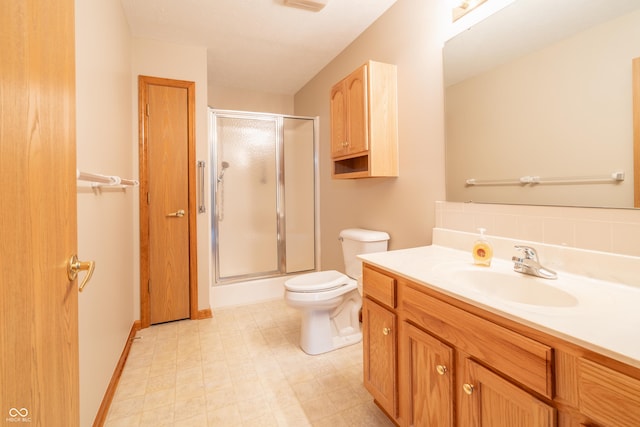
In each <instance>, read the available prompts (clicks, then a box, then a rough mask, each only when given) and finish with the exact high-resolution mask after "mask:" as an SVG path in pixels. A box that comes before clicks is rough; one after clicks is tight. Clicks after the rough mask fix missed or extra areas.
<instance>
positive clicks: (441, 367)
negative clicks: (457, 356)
mask: <svg viewBox="0 0 640 427" xmlns="http://www.w3.org/2000/svg"><path fill="white" fill-rule="evenodd" d="M436 372H437V373H438V374H440V375H444V374H446V373H447V367H446V366H444V365H436Z"/></svg>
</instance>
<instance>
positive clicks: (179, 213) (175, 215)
mask: <svg viewBox="0 0 640 427" xmlns="http://www.w3.org/2000/svg"><path fill="white" fill-rule="evenodd" d="M167 216H174V217H177V218H182V217H183V216H184V209H180V210H179V211H176V212H174V213H170V214H167Z"/></svg>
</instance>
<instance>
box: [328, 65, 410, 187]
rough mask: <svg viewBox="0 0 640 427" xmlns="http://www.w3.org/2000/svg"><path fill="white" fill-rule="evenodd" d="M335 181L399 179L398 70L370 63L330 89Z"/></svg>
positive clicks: (332, 154)
mask: <svg viewBox="0 0 640 427" xmlns="http://www.w3.org/2000/svg"><path fill="white" fill-rule="evenodd" d="M330 110H331V112H330V120H331V160H332V165H333V167H332V176H333V178H367V177H392V176H397V175H398V113H397V110H398V108H397V71H396V66H395V65H392V64H384V63H381V62H375V61H368V62H367V63H366V64H364V65H362V66H361V67H359V68H358V69H356V70H355V71H353V72H352V73H351V74H349V75H348V76H347V77H345V78H344V79H343V80H341V81H340V82H338V83H336V84H335V85H334V86H333V87H332V88H331V95H330Z"/></svg>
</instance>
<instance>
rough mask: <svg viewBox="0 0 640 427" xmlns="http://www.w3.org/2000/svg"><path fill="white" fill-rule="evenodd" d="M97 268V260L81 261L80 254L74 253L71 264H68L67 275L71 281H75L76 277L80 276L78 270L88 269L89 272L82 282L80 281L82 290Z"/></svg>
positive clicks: (70, 259) (79, 288) (70, 260)
mask: <svg viewBox="0 0 640 427" xmlns="http://www.w3.org/2000/svg"><path fill="white" fill-rule="evenodd" d="M95 268H96V263H95V261H79V260H78V255H73V256H71V258H69V264H68V265H67V277H68V278H69V280H70V281H74V280H76V277H78V272H80V271H86V272H87V274H86V275H85V276H84V278H83V279H82V282H80V286H78V290H79V291H80V292H82V290H83V289H84V287H85V286H86V285H87V283H88V282H89V280H91V276H92V275H93V270H94V269H95Z"/></svg>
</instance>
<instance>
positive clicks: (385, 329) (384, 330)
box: [382, 328, 391, 335]
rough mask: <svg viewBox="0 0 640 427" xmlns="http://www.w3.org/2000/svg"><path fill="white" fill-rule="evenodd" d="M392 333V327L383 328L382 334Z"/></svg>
mask: <svg viewBox="0 0 640 427" xmlns="http://www.w3.org/2000/svg"><path fill="white" fill-rule="evenodd" d="M390 333H391V328H382V335H389V334H390Z"/></svg>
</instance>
